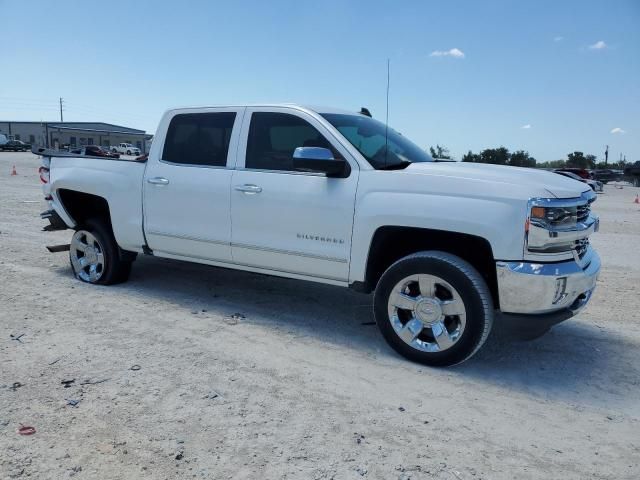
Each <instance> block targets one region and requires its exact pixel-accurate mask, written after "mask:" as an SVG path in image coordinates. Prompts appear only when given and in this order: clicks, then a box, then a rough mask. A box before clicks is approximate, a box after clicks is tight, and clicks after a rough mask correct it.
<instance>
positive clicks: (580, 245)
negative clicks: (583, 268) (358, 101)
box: [575, 238, 589, 260]
mask: <svg viewBox="0 0 640 480" xmlns="http://www.w3.org/2000/svg"><path fill="white" fill-rule="evenodd" d="M588 248H589V239H588V238H583V239H580V240H576V245H575V250H576V253H577V254H578V258H580V260H582V258H583V257H584V255H585V253H587V249H588Z"/></svg>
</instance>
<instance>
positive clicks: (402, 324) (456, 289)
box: [374, 251, 493, 366]
mask: <svg viewBox="0 0 640 480" xmlns="http://www.w3.org/2000/svg"><path fill="white" fill-rule="evenodd" d="M374 311H375V317H376V322H377V324H378V327H379V328H380V330H381V332H382V334H383V336H384V337H385V339H386V340H387V342H388V343H389V344H390V345H391V347H393V348H394V349H395V350H396V351H397V352H398V353H400V354H401V355H403V356H405V357H407V358H408V359H410V360H413V361H416V362H419V363H423V364H425V365H432V366H448V365H455V364H457V363H461V362H463V361H465V360H466V359H468V358H469V357H471V356H472V355H473V354H474V353H476V352H477V351H478V349H479V348H480V347H481V346H482V344H483V343H484V342H485V340H486V339H487V337H488V336H489V332H490V331H491V326H492V324H493V302H492V299H491V294H490V292H489V289H488V287H487V285H486V283H485V281H484V279H483V278H482V276H481V275H480V274H479V273H478V271H477V270H475V268H473V267H472V266H471V265H470V264H469V263H467V262H466V261H464V260H462V259H461V258H459V257H457V256H455V255H451V254H449V253H445V252H436V251H433V252H419V253H415V254H413V255H409V256H407V257H404V258H402V259H400V260H398V261H397V262H396V263H394V264H393V265H391V267H389V269H388V270H387V271H386V272H385V273H384V274H383V275H382V278H381V279H380V282H379V283H378V286H377V288H376V292H375V299H374Z"/></svg>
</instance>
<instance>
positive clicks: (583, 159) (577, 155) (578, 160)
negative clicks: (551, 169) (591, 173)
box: [567, 152, 596, 168]
mask: <svg viewBox="0 0 640 480" xmlns="http://www.w3.org/2000/svg"><path fill="white" fill-rule="evenodd" d="M595 166H596V156H595V155H586V156H585V154H584V153H583V152H573V153H570V154H569V155H567V167H572V168H594V167H595Z"/></svg>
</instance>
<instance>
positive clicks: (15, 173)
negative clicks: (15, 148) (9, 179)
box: [11, 165, 18, 175]
mask: <svg viewBox="0 0 640 480" xmlns="http://www.w3.org/2000/svg"><path fill="white" fill-rule="evenodd" d="M17 174H18V172H16V166H15V165H14V166H13V170H11V175H17Z"/></svg>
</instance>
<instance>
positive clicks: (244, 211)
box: [231, 107, 359, 282]
mask: <svg viewBox="0 0 640 480" xmlns="http://www.w3.org/2000/svg"><path fill="white" fill-rule="evenodd" d="M329 139H331V140H329ZM303 146H316V147H325V148H329V149H331V150H332V151H333V153H334V157H335V156H336V155H339V156H342V158H345V159H346V160H347V162H349V164H350V168H348V170H347V171H346V172H345V178H327V177H326V176H324V175H323V174H316V173H304V172H297V171H294V169H293V163H292V160H293V152H294V150H295V149H296V148H297V147H303ZM348 155H349V154H348V152H347V151H346V149H344V147H342V146H341V145H340V144H339V142H337V141H336V139H335V137H333V134H332V133H331V132H330V131H328V130H327V129H326V128H325V127H324V125H323V124H322V123H321V122H319V121H318V120H317V119H315V118H314V117H313V116H311V115H309V114H307V113H305V112H303V111H300V110H297V109H292V108H284V107H283V108H248V109H247V110H246V113H245V118H244V122H243V128H242V133H241V137H240V145H239V149H238V166H237V169H236V170H235V171H234V173H233V178H232V179H231V216H232V256H233V261H234V262H235V263H238V264H241V265H246V266H252V267H258V268H264V269H268V270H273V271H278V272H283V273H294V274H300V275H305V276H310V277H317V278H323V279H327V280H334V281H339V282H343V281H344V282H346V281H347V279H348V276H349V255H350V252H351V232H352V228H353V211H354V205H355V195H356V186H357V182H358V174H359V169H358V167H357V164H356V163H355V162H354V161H353V160H352V159H351V158H350V157H349V156H348Z"/></svg>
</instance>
